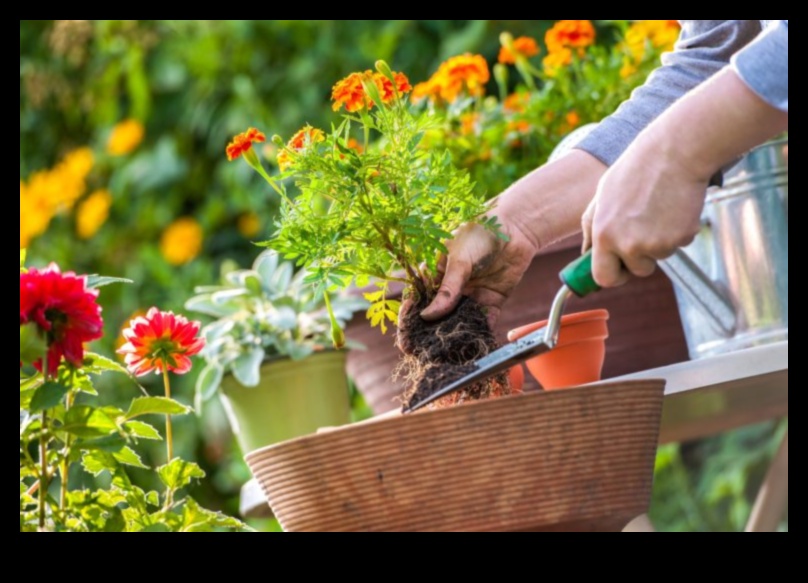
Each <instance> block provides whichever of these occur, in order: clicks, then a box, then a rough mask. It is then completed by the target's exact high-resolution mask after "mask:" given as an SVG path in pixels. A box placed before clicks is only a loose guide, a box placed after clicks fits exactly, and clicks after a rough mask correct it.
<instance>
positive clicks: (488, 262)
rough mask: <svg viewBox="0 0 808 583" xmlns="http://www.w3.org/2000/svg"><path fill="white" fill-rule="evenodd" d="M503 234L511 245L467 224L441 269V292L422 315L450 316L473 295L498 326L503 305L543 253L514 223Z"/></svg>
mask: <svg viewBox="0 0 808 583" xmlns="http://www.w3.org/2000/svg"><path fill="white" fill-rule="evenodd" d="M500 220H502V218H500ZM502 231H503V233H504V234H505V235H506V236H507V237H508V241H507V242H505V241H502V240H501V239H499V238H498V237H496V236H495V235H494V234H493V233H491V232H490V231H489V230H487V229H485V228H484V227H481V226H479V225H476V224H474V225H466V226H464V227H462V228H461V229H460V230H459V231H458V232H457V233H456V234H455V238H454V239H453V240H452V241H449V242H448V243H447V247H448V248H449V255H448V257H443V258H442V259H441V261H440V264H439V266H438V269H439V275H440V277H441V278H442V281H441V286H440V290H439V291H438V294H437V296H436V297H435V300H434V301H433V302H432V304H431V305H430V306H429V307H428V308H427V309H426V310H424V311H423V312H422V313H421V316H422V317H423V318H424V319H425V320H427V321H432V320H439V319H440V318H443V317H445V316H447V315H448V314H450V313H451V312H452V311H453V310H454V309H455V308H456V307H457V304H458V302H459V301H460V299H461V297H463V296H469V297H470V298H472V299H474V300H476V301H477V302H478V303H479V304H480V305H481V306H483V308H484V309H486V310H487V311H488V323H489V325H490V326H491V327H492V328H493V327H494V326H495V325H496V322H497V320H498V319H499V315H500V313H501V311H502V306H503V305H504V304H505V301H506V300H507V299H508V297H509V296H510V294H511V292H512V291H513V289H514V288H515V287H516V286H517V285H518V284H519V282H520V281H522V277H523V276H524V274H525V272H526V271H527V268H528V267H529V266H530V263H531V261H532V260H533V258H534V257H535V256H536V254H537V253H538V251H539V249H538V247H537V246H536V244H535V243H534V242H532V241H531V239H530V238H529V237H528V236H526V235H525V233H523V232H522V230H521V229H520V228H519V227H517V226H516V225H514V224H513V223H506V224H503V225H502Z"/></svg>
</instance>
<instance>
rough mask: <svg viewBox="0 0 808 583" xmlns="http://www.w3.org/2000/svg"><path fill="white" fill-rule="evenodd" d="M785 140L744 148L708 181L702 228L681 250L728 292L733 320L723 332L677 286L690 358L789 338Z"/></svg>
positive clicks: (786, 163)
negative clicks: (732, 328) (713, 182)
mask: <svg viewBox="0 0 808 583" xmlns="http://www.w3.org/2000/svg"><path fill="white" fill-rule="evenodd" d="M787 146H788V140H787V139H786V140H779V141H774V142H770V143H767V144H765V145H763V146H761V147H760V148H757V149H756V150H753V151H752V152H751V153H749V154H748V155H746V156H745V157H744V158H743V159H742V160H741V162H740V163H739V164H738V165H736V166H735V167H733V168H732V169H731V170H730V171H729V172H728V173H727V174H726V177H725V181H724V186H723V187H722V188H715V189H711V190H710V191H709V192H708V196H707V202H706V205H705V209H704V215H703V228H702V232H701V233H700V235H699V236H698V237H697V239H696V241H695V242H694V243H693V244H692V245H691V246H690V247H688V248H687V249H685V252H686V253H687V254H688V255H689V256H690V258H691V259H692V260H693V261H694V262H695V264H696V265H698V266H699V267H700V268H701V270H702V271H704V272H705V273H706V274H707V276H708V277H709V278H710V279H711V280H712V281H713V282H715V283H716V285H717V286H718V287H720V288H723V290H724V291H725V292H726V293H727V295H728V296H729V299H730V300H731V301H732V304H733V305H734V306H735V309H736V312H737V319H738V320H737V328H736V332H735V334H734V335H733V336H731V337H727V336H726V335H722V334H721V333H720V332H717V331H716V330H715V327H713V326H710V325H708V324H706V322H705V318H704V316H703V312H702V309H701V308H700V307H699V306H697V305H695V304H694V302H693V301H692V299H691V298H690V297H688V295H687V294H685V293H683V292H682V291H681V290H679V289H677V297H678V301H679V308H680V311H681V315H682V322H683V324H684V328H685V333H686V336H687V341H688V348H689V350H690V355H691V358H694V359H697V358H704V357H708V356H713V355H716V354H723V353H727V352H733V351H736V350H742V349H745V348H751V347H753V346H759V345H761V344H768V343H772V342H779V341H784V340H788V160H787V158H786V154H785V153H784V148H785V147H787Z"/></svg>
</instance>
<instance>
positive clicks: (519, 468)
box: [247, 381, 665, 532]
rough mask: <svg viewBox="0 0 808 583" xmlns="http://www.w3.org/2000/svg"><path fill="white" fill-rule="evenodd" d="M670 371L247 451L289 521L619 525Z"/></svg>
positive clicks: (436, 527) (642, 484)
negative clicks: (643, 379)
mask: <svg viewBox="0 0 808 583" xmlns="http://www.w3.org/2000/svg"><path fill="white" fill-rule="evenodd" d="M664 384H665V383H664V382H663V381H648V382H633V383H622V384H614V385H602V386H592V387H584V388H577V389H569V390H566V391H556V392H547V393H533V394H527V395H521V396H515V397H507V398H503V399H496V400H491V401H485V402H480V403H473V404H469V405H463V406H459V407H454V408H449V409H443V410H439V411H430V412H426V413H422V414H416V415H409V416H404V417H398V418H393V419H387V420H383V421H377V422H373V423H367V424H359V425H354V426H350V427H347V428H343V429H339V430H336V431H333V432H330V433H323V434H320V435H314V436H310V437H304V438H301V439H298V440H295V441H291V442H287V443H283V444H280V445H277V446H274V447H270V448H266V449H264V450H261V451H258V452H254V453H252V454H250V455H248V456H247V462H248V463H249V465H250V468H251V469H252V471H253V474H254V475H255V477H256V478H257V479H258V481H259V482H260V484H261V486H262V488H263V490H264V493H265V494H266V496H267V498H268V500H269V502H270V505H271V506H272V509H273V511H274V512H275V515H276V516H277V518H278V519H279V520H280V522H281V524H282V525H283V527H284V528H285V529H286V530H287V531H291V532H306V531H360V532H362V531H375V532H378V531H569V530H588V531H619V530H621V529H622V528H623V527H625V525H626V524H628V522H629V521H631V520H632V519H633V518H635V517H636V516H638V515H640V514H643V513H644V512H646V511H647V509H648V505H649V502H650V496H651V486H652V482H653V471H654V459H655V453H656V447H657V439H658V433H659V423H660V417H661V410H662V398H663V392H664Z"/></svg>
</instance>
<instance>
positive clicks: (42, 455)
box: [39, 352, 50, 530]
mask: <svg viewBox="0 0 808 583" xmlns="http://www.w3.org/2000/svg"><path fill="white" fill-rule="evenodd" d="M42 375H43V376H44V378H45V383H47V382H48V353H47V352H45V356H44V357H43V358H42ZM47 432H48V412H47V411H42V427H41V428H40V432H39V463H40V466H41V469H40V473H41V475H40V477H39V530H45V523H46V521H47V508H46V503H47V499H48V486H49V485H50V484H49V482H48V433H47Z"/></svg>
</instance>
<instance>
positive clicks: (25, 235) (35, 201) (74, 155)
mask: <svg viewBox="0 0 808 583" xmlns="http://www.w3.org/2000/svg"><path fill="white" fill-rule="evenodd" d="M92 168H93V153H92V151H91V150H90V149H89V148H80V149H78V150H74V151H73V152H71V153H69V154H68V155H67V156H65V157H64V159H63V160H62V161H61V162H60V163H59V164H57V165H56V166H55V167H54V168H52V169H51V170H43V171H40V172H36V173H34V174H33V175H32V176H31V177H30V178H29V179H28V181H27V182H23V181H22V180H20V248H21V249H24V248H26V247H28V245H29V244H30V243H31V241H32V240H33V239H34V238H36V237H38V236H40V235H42V234H43V233H44V232H45V231H47V229H48V225H50V222H51V219H53V217H54V216H55V215H56V214H57V213H59V212H64V211H68V210H70V209H72V208H73V206H74V205H75V204H76V201H78V200H79V199H80V198H81V196H82V195H83V194H84V193H85V192H86V190H87V175H88V174H89V173H90V171H91V170H92Z"/></svg>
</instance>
